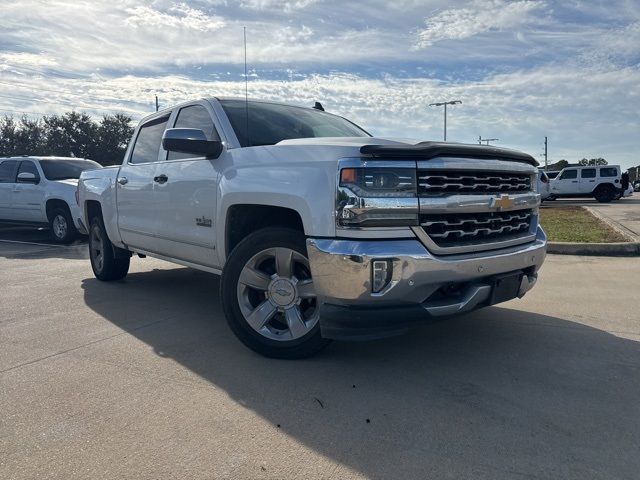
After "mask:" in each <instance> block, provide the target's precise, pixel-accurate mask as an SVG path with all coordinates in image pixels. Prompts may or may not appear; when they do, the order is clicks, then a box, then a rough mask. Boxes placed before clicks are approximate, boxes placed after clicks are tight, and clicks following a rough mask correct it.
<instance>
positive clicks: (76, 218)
mask: <svg viewBox="0 0 640 480" xmlns="http://www.w3.org/2000/svg"><path fill="white" fill-rule="evenodd" d="M95 168H101V166H100V164H98V163H96V162H94V161H91V160H85V159H81V158H64V157H27V156H24V157H9V158H0V223H9V224H16V225H33V226H41V225H49V227H50V229H51V236H52V237H53V240H54V241H56V242H58V243H70V242H72V241H73V240H74V238H75V237H76V235H77V233H78V231H80V232H81V233H86V229H85V228H84V226H83V225H82V222H81V220H80V209H79V208H78V204H77V202H76V189H77V185H78V178H79V177H80V173H82V172H83V171H84V170H89V169H95Z"/></svg>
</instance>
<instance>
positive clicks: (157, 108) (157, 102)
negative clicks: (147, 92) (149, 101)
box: [156, 95, 158, 112]
mask: <svg viewBox="0 0 640 480" xmlns="http://www.w3.org/2000/svg"><path fill="white" fill-rule="evenodd" d="M157 111H158V95H156V112H157Z"/></svg>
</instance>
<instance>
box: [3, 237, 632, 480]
mask: <svg viewBox="0 0 640 480" xmlns="http://www.w3.org/2000/svg"><path fill="white" fill-rule="evenodd" d="M0 285H1V288H0V412H1V415H0V478H2V479H3V480H4V479H18V478H20V479H22V478H24V479H38V478H43V479H44V478H46V479H50V478H55V479H62V478H64V479H72V478H91V479H98V478H105V479H115V478H148V479H152V478H153V479H158V478H162V479H169V478H179V479H186V478H189V479H191V478H206V479H224V478H233V479H235V478H239V479H246V478H272V479H276V478H278V479H280V478H303V479H310V478H327V479H329V478H333V479H344V478H380V479H383V478H384V479H401V478H416V479H424V478H434V479H445V478H456V479H460V478H470V479H483V478H486V479H501V478H508V479H513V478H554V479H557V478H563V479H564V478H575V479H580V480H584V479H592V478H602V479H613V478H628V479H632V478H633V479H635V478H638V472H640V455H639V454H638V452H640V433H639V432H640V401H639V399H640V343H639V342H640V314H639V313H638V312H639V308H638V297H637V295H638V285H640V258H597V257H583V258H578V257H560V256H551V257H549V258H548V261H547V263H546V264H545V266H544V267H543V270H542V274H541V278H540V282H539V285H538V286H537V287H536V288H535V289H534V291H532V292H531V293H530V294H529V295H528V296H527V297H526V298H525V299H523V300H520V301H512V302H509V303H507V304H504V305H503V306H500V307H491V308H487V309H484V310H481V311H479V312H475V313H472V314H469V315H466V316H464V317H459V318H456V319H451V320H449V321H446V322H443V323H438V324H435V325H430V326H424V327H421V328H418V329H416V330H415V331H413V333H412V334H410V335H406V336H403V337H398V338H394V339H387V340H381V341H376V342H369V343H334V344H332V345H331V346H330V347H329V348H328V349H326V350H325V351H324V352H323V353H322V354H321V355H319V356H317V357H315V358H312V359H309V360H304V361H281V360H270V359H265V358H262V357H260V356H258V355H256V354H254V353H252V352H251V351H249V350H247V349H246V348H245V347H243V346H242V345H241V344H240V343H239V342H238V341H237V340H236V339H235V338H234V337H233V335H232V334H231V332H230V331H229V329H228V328H227V326H226V324H225V321H224V318H223V315H222V312H221V310H220V305H219V300H218V294H217V290H218V281H217V278H216V277H215V276H213V275H209V274H205V273H201V272H197V271H194V270H190V269H187V268H178V267H175V266H173V265H171V264H167V263H163V262H160V261H157V260H153V259H145V260H140V259H134V260H133V262H132V270H131V273H130V275H129V276H128V277H127V278H126V279H125V280H124V281H121V282H117V283H111V284H105V283H100V282H98V281H97V280H95V279H94V278H93V275H92V273H91V269H90V267H89V263H88V260H86V246H85V245H77V246H72V247H48V246H41V245H24V244H16V243H4V242H0Z"/></svg>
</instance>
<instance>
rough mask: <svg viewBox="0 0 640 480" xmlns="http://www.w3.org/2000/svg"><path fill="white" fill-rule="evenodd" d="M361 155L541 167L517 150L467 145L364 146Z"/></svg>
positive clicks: (429, 143) (422, 143)
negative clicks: (474, 161)
mask: <svg viewBox="0 0 640 480" xmlns="http://www.w3.org/2000/svg"><path fill="white" fill-rule="evenodd" d="M360 153H362V154H363V155H370V156H372V157H376V158H402V159H404V158H415V159H421V160H431V159H432V158H436V157H456V158H474V159H496V160H507V161H512V162H523V163H528V164H530V165H533V166H534V167H537V166H538V165H539V164H538V162H537V161H536V159H535V158H533V157H532V156H531V155H528V154H526V153H523V152H519V151H517V150H510V149H508V148H498V147H490V146H485V145H471V144H465V143H444V142H420V143H417V144H415V145H364V146H362V147H360Z"/></svg>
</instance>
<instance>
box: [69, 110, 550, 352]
mask: <svg viewBox="0 0 640 480" xmlns="http://www.w3.org/2000/svg"><path fill="white" fill-rule="evenodd" d="M536 165H537V163H536V161H535V160H534V159H533V158H532V157H531V156H529V155H526V154H523V153H520V152H516V151H513V150H506V149H500V148H495V147H487V146H480V145H463V144H453V143H435V142H420V143H415V142H406V141H397V140H390V139H385V138H375V137H372V136H370V135H369V134H368V133H367V132H366V131H365V130H363V129H362V128H360V127H358V126H357V125H355V124H354V123H352V122H350V121H348V120H346V119H344V118H342V117H339V116H336V115H331V114H329V113H326V112H324V111H321V106H320V105H317V106H316V107H314V108H302V107H295V106H290V105H283V104H277V103H271V102H261V101H249V102H245V101H244V100H239V99H229V98H207V99H202V100H198V101H192V102H188V103H183V104H181V105H177V106H176V107H173V108H171V109H168V110H164V111H160V112H157V113H154V114H153V115H150V116H148V117H146V118H145V119H143V120H142V121H141V122H140V124H139V125H138V127H137V128H136V130H135V132H134V135H133V138H132V141H131V143H130V145H129V147H128V150H127V152H126V154H125V158H124V160H123V162H122V165H121V166H119V167H113V168H104V169H101V170H95V171H87V172H83V174H82V176H81V177H80V182H79V185H78V188H79V203H80V206H81V208H82V210H83V222H85V224H86V225H87V228H88V230H89V248H90V259H91V265H92V268H93V271H94V273H95V275H96V277H97V278H98V279H100V280H116V279H121V278H123V277H124V276H125V275H126V274H127V270H128V268H129V261H130V257H131V255H132V253H135V254H138V255H139V256H142V257H144V256H146V255H149V256H154V257H157V258H161V259H165V260H168V261H171V262H175V263H178V264H181V265H186V266H189V267H193V268H197V269H201V270H205V271H208V272H213V273H216V274H221V275H222V279H221V288H220V294H221V299H222V304H223V309H224V313H225V315H226V317H227V320H228V323H229V325H230V327H231V329H232V330H233V331H234V333H235V334H236V335H237V336H238V338H239V339H240V340H241V341H242V342H243V343H245V344H246V345H247V346H248V347H250V348H252V349H253V350H255V351H257V352H259V353H261V354H263V355H267V356H273V357H280V358H299V357H304V356H308V355H311V354H313V353H315V352H317V351H318V350H320V349H321V348H322V347H323V346H324V345H326V344H327V342H328V341H329V340H330V339H342V340H344V339H366V338H378V337H383V336H387V335H393V334H397V333H401V332H403V331H406V329H407V328H408V327H409V326H410V325H411V324H412V323H414V322H416V321H424V320H425V319H437V318H440V317H444V316H448V315H452V314H458V313H463V312H468V311H471V310H473V309H476V308H479V307H483V306H487V305H493V304H496V303H499V302H503V301H506V300H510V299H512V298H515V297H521V296H522V295H524V294H525V293H526V292H527V291H528V290H529V289H531V288H532V286H533V285H534V284H535V282H536V279H537V272H538V269H539V268H540V266H541V265H542V262H543V260H544V258H545V251H546V237H545V234H544V232H543V231H542V229H541V228H540V226H539V224H538V206H539V203H540V196H539V195H538V194H537V193H536V175H537V169H536ZM123 295H126V289H123Z"/></svg>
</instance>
